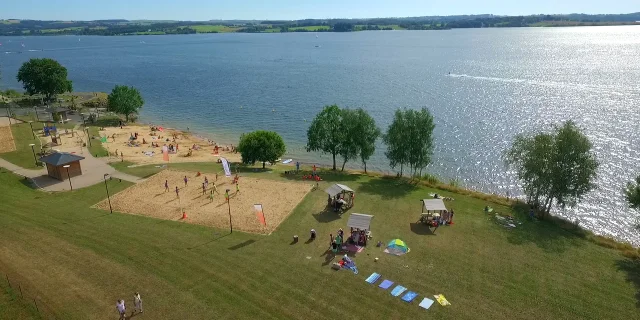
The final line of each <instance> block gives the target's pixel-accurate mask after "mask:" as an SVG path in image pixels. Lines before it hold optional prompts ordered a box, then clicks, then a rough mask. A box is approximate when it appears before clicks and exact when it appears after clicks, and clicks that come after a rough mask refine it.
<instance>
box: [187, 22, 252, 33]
mask: <svg viewBox="0 0 640 320" xmlns="http://www.w3.org/2000/svg"><path fill="white" fill-rule="evenodd" d="M189 28H191V29H194V30H196V32H197V33H211V32H221V33H222V32H236V31H238V30H240V29H241V28H240V27H230V26H223V25H208V24H205V25H196V26H189Z"/></svg>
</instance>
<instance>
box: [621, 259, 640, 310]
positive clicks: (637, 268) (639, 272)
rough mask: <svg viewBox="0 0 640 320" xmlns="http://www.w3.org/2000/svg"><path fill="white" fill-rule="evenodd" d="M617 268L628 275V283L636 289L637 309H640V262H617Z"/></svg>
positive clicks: (635, 260) (630, 260) (628, 260)
mask: <svg viewBox="0 0 640 320" xmlns="http://www.w3.org/2000/svg"><path fill="white" fill-rule="evenodd" d="M616 267H617V268H618V270H620V271H624V272H625V273H626V274H627V281H628V282H631V283H632V284H633V285H635V287H636V290H637V292H636V307H638V308H640V260H638V259H624V260H618V261H616Z"/></svg>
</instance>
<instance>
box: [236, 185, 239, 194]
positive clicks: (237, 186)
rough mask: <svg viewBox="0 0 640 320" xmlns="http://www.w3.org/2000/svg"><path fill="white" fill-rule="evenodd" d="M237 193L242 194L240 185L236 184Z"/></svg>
mask: <svg viewBox="0 0 640 320" xmlns="http://www.w3.org/2000/svg"><path fill="white" fill-rule="evenodd" d="M236 193H240V184H239V183H236Z"/></svg>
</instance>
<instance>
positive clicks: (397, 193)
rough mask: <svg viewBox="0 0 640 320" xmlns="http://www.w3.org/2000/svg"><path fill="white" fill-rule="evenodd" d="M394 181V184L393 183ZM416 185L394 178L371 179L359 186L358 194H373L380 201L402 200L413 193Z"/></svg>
mask: <svg viewBox="0 0 640 320" xmlns="http://www.w3.org/2000/svg"><path fill="white" fill-rule="evenodd" d="M394 180H395V183H394ZM416 188H417V186H416V185H414V184H411V183H408V182H407V181H405V180H401V179H395V178H372V179H370V180H369V181H366V182H364V183H362V184H361V185H360V187H359V188H358V191H359V192H363V193H368V194H375V195H379V196H381V197H382V199H386V200H389V199H396V198H402V197H404V196H406V195H407V194H409V193H411V192H413V191H415V190H416Z"/></svg>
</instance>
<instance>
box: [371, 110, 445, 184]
mask: <svg viewBox="0 0 640 320" xmlns="http://www.w3.org/2000/svg"><path fill="white" fill-rule="evenodd" d="M434 129H435V124H434V123H433V116H432V115H431V113H430V112H429V110H427V108H422V109H421V110H420V111H416V110H396V113H395V115H394V117H393V122H392V123H391V125H389V128H388V129H387V133H386V134H385V135H384V136H383V141H384V143H385V144H386V145H387V152H385V155H386V156H387V159H389V165H390V166H391V168H396V167H397V166H398V165H399V166H400V175H403V174H404V166H405V165H409V168H410V170H411V173H412V175H414V176H415V175H417V174H418V170H420V172H419V173H420V174H422V169H424V168H425V167H426V166H428V165H429V164H430V163H431V156H432V155H433V130H434Z"/></svg>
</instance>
